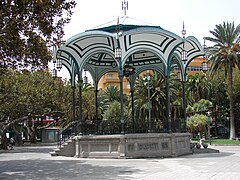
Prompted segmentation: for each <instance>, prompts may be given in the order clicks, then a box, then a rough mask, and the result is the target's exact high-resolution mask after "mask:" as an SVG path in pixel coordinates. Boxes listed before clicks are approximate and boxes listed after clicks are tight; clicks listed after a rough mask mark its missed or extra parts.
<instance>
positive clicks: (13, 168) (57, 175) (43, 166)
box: [0, 159, 139, 180]
mask: <svg viewBox="0 0 240 180" xmlns="http://www.w3.org/2000/svg"><path fill="white" fill-rule="evenodd" d="M138 171H139V170H137V169H131V168H127V167H115V166H114V167H113V166H110V165H109V166H105V167H102V166H101V167H100V166H92V165H90V164H84V161H80V160H79V161H76V160H43V159H39V160H37V159H36V160H11V161H1V164H0V179H84V180H85V179H103V180H105V179H106V180H107V179H108V180H109V179H110V180H111V179H131V174H132V173H133V172H138Z"/></svg>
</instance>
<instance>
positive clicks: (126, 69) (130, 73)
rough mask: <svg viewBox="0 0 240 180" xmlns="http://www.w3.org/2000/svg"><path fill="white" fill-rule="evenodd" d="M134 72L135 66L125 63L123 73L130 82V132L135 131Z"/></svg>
mask: <svg viewBox="0 0 240 180" xmlns="http://www.w3.org/2000/svg"><path fill="white" fill-rule="evenodd" d="M134 73H135V68H134V67H133V66H129V65H125V66H124V70H123V74H124V76H126V78H127V80H128V81H129V83H130V92H131V104H132V132H133V133H134V132H135V122H134V105H133V104H134V102H133V101H134V98H133V93H134V90H133V74H134Z"/></svg>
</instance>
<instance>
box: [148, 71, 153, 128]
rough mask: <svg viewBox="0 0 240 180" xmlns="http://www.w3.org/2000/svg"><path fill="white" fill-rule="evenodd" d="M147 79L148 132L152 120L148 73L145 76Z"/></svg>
mask: <svg viewBox="0 0 240 180" xmlns="http://www.w3.org/2000/svg"><path fill="white" fill-rule="evenodd" d="M147 80H148V132H151V130H152V122H151V100H150V75H149V74H148V76H147Z"/></svg>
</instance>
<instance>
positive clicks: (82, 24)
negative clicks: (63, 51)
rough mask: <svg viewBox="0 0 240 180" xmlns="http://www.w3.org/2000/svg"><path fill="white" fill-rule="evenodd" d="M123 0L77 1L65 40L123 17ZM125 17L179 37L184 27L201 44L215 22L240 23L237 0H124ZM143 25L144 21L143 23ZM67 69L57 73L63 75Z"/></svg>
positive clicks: (66, 29)
mask: <svg viewBox="0 0 240 180" xmlns="http://www.w3.org/2000/svg"><path fill="white" fill-rule="evenodd" d="M122 1H123V0H85V1H83V0H76V2H77V5H76V7H75V9H74V14H73V16H72V18H71V22H70V23H69V24H67V25H66V26H65V28H64V30H65V36H64V40H67V39H69V38H70V37H72V36H74V35H76V34H78V33H81V32H84V31H85V30H88V29H92V28H94V27H97V26H99V25H102V24H105V23H107V22H110V21H112V20H114V19H117V18H118V17H122V16H124V11H123V10H122ZM125 1H128V10H127V12H126V14H127V16H129V17H130V18H133V19H137V20H139V21H142V22H147V23H148V24H152V25H156V26H160V27H161V28H163V29H165V30H168V31H171V32H173V33H175V34H177V35H179V36H182V35H181V31H182V28H183V21H184V26H185V30H186V32H187V34H186V36H195V37H196V38H197V39H198V40H199V42H200V43H201V44H203V37H207V36H211V34H210V33H209V31H210V30H214V28H215V26H216V25H217V24H222V23H223V22H224V21H228V22H234V23H235V26H237V25H238V24H239V23H240V1H239V0H145V1H144V0H141V1H140V0H125ZM143 24H144V23H143ZM206 45H207V46H208V45H209V43H208V42H206ZM65 75H66V70H64V68H63V70H62V71H60V73H59V76H62V77H65Z"/></svg>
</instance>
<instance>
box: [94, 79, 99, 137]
mask: <svg viewBox="0 0 240 180" xmlns="http://www.w3.org/2000/svg"><path fill="white" fill-rule="evenodd" d="M94 92H95V116H96V117H95V123H94V128H95V134H98V85H97V83H96V84H95V90H94Z"/></svg>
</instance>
